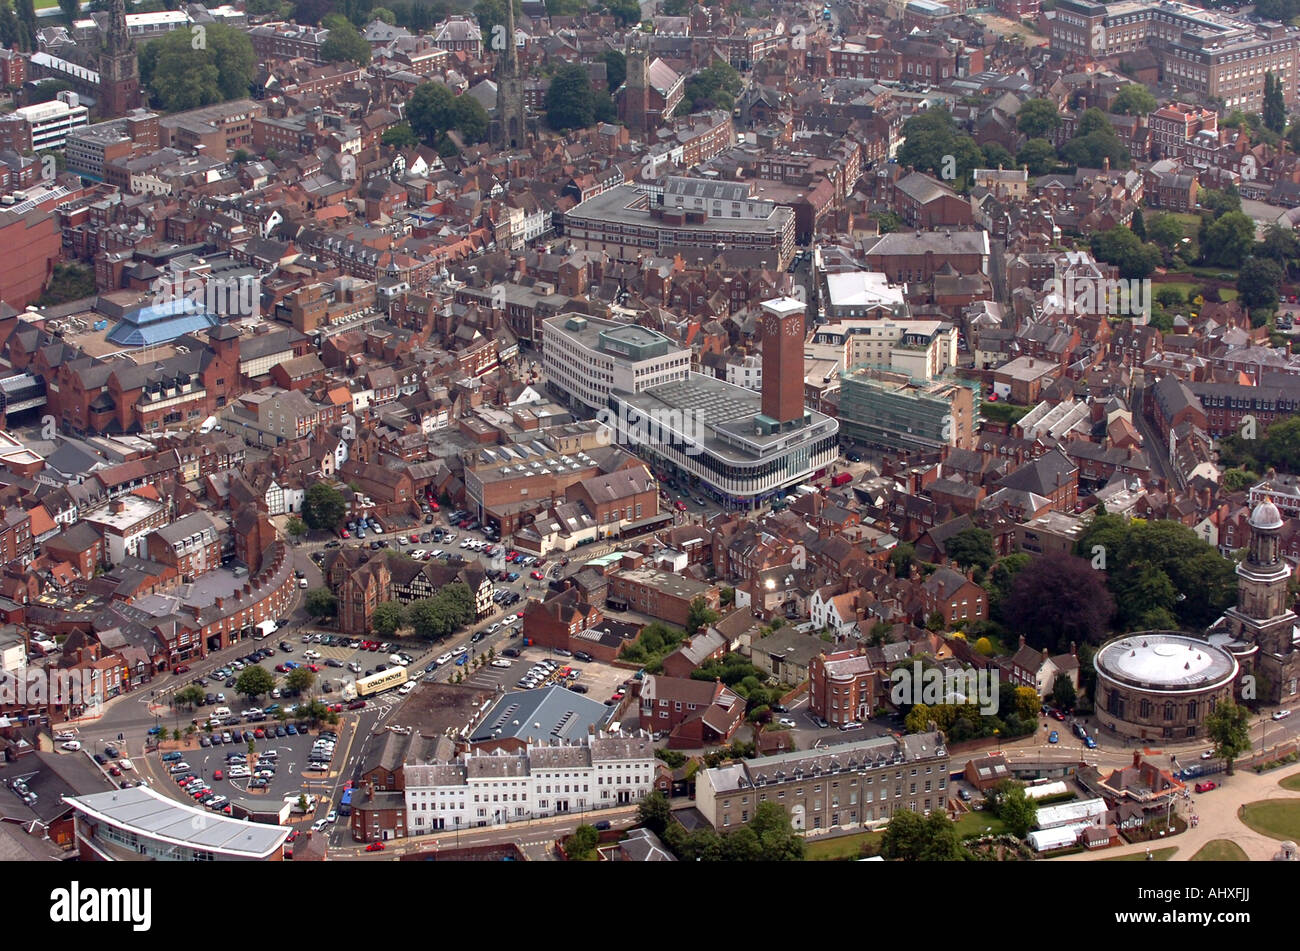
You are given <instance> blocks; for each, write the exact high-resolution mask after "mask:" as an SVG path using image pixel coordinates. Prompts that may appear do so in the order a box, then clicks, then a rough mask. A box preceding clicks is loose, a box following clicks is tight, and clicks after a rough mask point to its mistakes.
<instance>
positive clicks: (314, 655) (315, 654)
mask: <svg viewBox="0 0 1300 951" xmlns="http://www.w3.org/2000/svg"><path fill="white" fill-rule="evenodd" d="M302 656H303V657H306V658H307V659H308V660H320V651H318V650H305V651H303V652H302Z"/></svg>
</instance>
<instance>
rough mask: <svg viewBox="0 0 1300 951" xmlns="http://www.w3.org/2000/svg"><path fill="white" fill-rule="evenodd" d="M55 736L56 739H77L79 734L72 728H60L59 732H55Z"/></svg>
mask: <svg viewBox="0 0 1300 951" xmlns="http://www.w3.org/2000/svg"><path fill="white" fill-rule="evenodd" d="M54 738H55V739H56V740H75V739H76V738H77V734H76V733H74V732H73V731H72V730H60V731H59V732H58V733H55V734H54Z"/></svg>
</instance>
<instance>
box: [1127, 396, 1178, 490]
mask: <svg viewBox="0 0 1300 951" xmlns="http://www.w3.org/2000/svg"><path fill="white" fill-rule="evenodd" d="M1145 400H1146V388H1145V386H1143V387H1138V388H1135V389H1134V390H1133V405H1132V410H1133V425H1135V426H1136V427H1137V429H1138V432H1140V433H1141V434H1142V446H1143V448H1144V449H1146V456H1147V461H1148V462H1150V463H1151V468H1152V469H1154V470H1155V472H1156V474H1157V475H1159V476H1160V478H1162V479H1164V480H1165V482H1166V483H1167V484H1168V485H1170V486H1177V485H1179V481H1178V476H1177V475H1176V473H1175V472H1174V467H1173V465H1172V464H1171V463H1170V462H1169V452H1168V444H1167V443H1166V442H1165V441H1164V440H1163V439H1161V438H1160V434H1159V433H1157V432H1156V430H1155V427H1154V426H1152V425H1151V421H1150V420H1149V419H1147V417H1146V414H1144V413H1143V412H1142V406H1143V404H1144V403H1145Z"/></svg>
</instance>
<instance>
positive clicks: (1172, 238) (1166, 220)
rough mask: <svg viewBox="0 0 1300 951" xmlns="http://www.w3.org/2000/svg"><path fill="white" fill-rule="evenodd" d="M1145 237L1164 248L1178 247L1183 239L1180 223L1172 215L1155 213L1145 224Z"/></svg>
mask: <svg viewBox="0 0 1300 951" xmlns="http://www.w3.org/2000/svg"><path fill="white" fill-rule="evenodd" d="M1146 233H1147V238H1149V239H1150V240H1151V241H1154V242H1155V243H1156V244H1158V245H1160V246H1161V247H1164V248H1169V249H1173V248H1176V247H1178V245H1179V243H1180V242H1181V241H1182V240H1183V226H1182V223H1181V222H1180V221H1179V220H1178V219H1177V218H1175V217H1174V216H1173V215H1168V214H1165V215H1156V216H1155V217H1154V218H1152V219H1151V222H1150V224H1148V225H1147V226H1146Z"/></svg>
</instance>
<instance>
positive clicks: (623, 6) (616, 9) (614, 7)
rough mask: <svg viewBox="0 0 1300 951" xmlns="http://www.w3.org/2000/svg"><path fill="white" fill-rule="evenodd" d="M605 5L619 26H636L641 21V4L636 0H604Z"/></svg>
mask: <svg viewBox="0 0 1300 951" xmlns="http://www.w3.org/2000/svg"><path fill="white" fill-rule="evenodd" d="M605 6H606V7H608V9H609V15H610V16H612V17H613V18H614V22H615V23H617V24H618V25H619V26H620V27H625V26H628V25H629V24H631V25H632V26H636V25H637V24H638V23H640V22H641V5H640V4H639V3H637V2H636V0H606V4H605Z"/></svg>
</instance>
